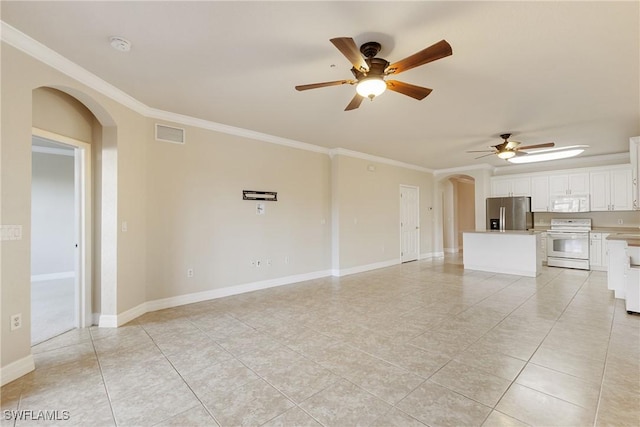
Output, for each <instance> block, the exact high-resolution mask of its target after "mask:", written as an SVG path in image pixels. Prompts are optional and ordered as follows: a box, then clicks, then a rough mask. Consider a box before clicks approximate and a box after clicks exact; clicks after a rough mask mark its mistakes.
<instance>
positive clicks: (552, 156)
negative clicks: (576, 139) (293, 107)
mask: <svg viewBox="0 0 640 427" xmlns="http://www.w3.org/2000/svg"><path fill="white" fill-rule="evenodd" d="M587 147H588V145H571V146H569V147H558V148H549V149H546V150H536V151H532V152H531V154H527V155H526V156H516V157H513V158H511V159H509V160H508V161H509V162H511V163H534V162H546V161H549V160H559V159H568V158H569V157H575V156H577V155H578V154H580V153H582V152H583V151H584V149H585V148H587Z"/></svg>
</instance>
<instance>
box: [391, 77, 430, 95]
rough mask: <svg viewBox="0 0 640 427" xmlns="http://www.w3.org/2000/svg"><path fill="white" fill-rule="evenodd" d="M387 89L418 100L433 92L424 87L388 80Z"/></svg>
mask: <svg viewBox="0 0 640 427" xmlns="http://www.w3.org/2000/svg"><path fill="white" fill-rule="evenodd" d="M387 89H389V90H392V91H394V92H398V93H401V94H403V95H407V96H410V97H412V98H414V99H417V100H421V99H424V98H425V97H426V96H427V95H429V94H430V93H431V91H432V90H433V89H429V88H426V87H422V86H416V85H411V84H409V83H404V82H399V81H398V80H387Z"/></svg>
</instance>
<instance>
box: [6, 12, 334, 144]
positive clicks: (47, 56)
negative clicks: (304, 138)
mask: <svg viewBox="0 0 640 427" xmlns="http://www.w3.org/2000/svg"><path fill="white" fill-rule="evenodd" d="M0 39H1V40H2V41H3V42H5V43H7V44H8V45H10V46H13V47H14V48H16V49H18V50H20V51H22V52H24V53H26V54H27V55H29V56H31V57H33V58H35V59H37V60H38V61H40V62H42V63H44V64H45V65H48V66H50V67H51V68H54V69H55V70H57V71H59V72H61V73H63V74H65V75H67V76H69V77H71V78H72V79H74V80H76V81H78V82H79V83H82V84H83V85H85V86H88V87H90V88H91V89H93V90H95V91H96V92H99V93H101V94H102V95H104V96H106V97H108V98H111V99H112V100H114V101H116V102H118V103H119V104H122V105H124V106H125V107H128V108H130V109H131V110H133V111H135V112H136V113H138V114H140V115H142V116H145V117H148V118H153V119H157V120H164V121H168V122H172V123H177V124H182V125H188V126H193V127H197V128H201V129H207V130H212V131H215V132H221V133H226V134H229V135H235V136H241V137H245V138H249V139H254V140H259V141H264V142H269V143H271V144H277V145H284V146H287V147H291V148H298V149H301V150H306V151H312V152H316V153H323V154H329V149H328V148H326V147H321V146H319V145H313V144H308V143H306V142H300V141H295V140H292V139H287V138H281V137H278V136H275V135H269V134H266V133H261V132H256V131H252V130H249V129H243V128H238V127H234V126H229V125H224V124H222V123H216V122H212V121H209V120H203V119H198V118H195V117H190V116H185V115H182V114H177V113H172V112H170V111H164V110H159V109H156V108H152V107H149V106H148V105H146V104H144V103H142V102H140V101H138V100H137V99H135V98H133V97H132V96H130V95H129V94H127V93H125V92H124V91H122V90H120V89H118V88H117V87H115V86H113V85H112V84H110V83H108V82H106V81H104V80H103V79H101V78H100V77H98V76H96V75H95V74H93V73H92V72H90V71H88V70H86V69H84V68H82V67H81V66H79V65H78V64H76V63H75V62H72V61H70V60H69V59H67V58H65V57H64V56H62V55H60V54H59V53H57V52H55V51H54V50H52V49H50V48H49V47H47V46H45V45H44V44H42V43H40V42H39V41H37V40H35V39H33V38H31V37H29V36H28V35H26V34H24V33H23V32H21V31H20V30H18V29H16V28H14V27H12V26H11V25H9V24H7V23H6V22H4V21H2V20H0Z"/></svg>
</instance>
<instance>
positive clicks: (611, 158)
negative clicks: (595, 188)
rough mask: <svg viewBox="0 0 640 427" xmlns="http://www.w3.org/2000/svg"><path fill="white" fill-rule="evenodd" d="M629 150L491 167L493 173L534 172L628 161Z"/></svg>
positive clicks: (625, 162)
mask: <svg viewBox="0 0 640 427" xmlns="http://www.w3.org/2000/svg"><path fill="white" fill-rule="evenodd" d="M629 162H630V160H629V152H624V153H613V154H602V155H599V156H580V157H572V158H569V159H560V160H549V161H547V162H537V163H523V164H520V165H509V166H500V167H496V168H494V169H493V172H494V174H495V175H506V174H514V173H534V172H538V171H540V172H544V171H549V170H556V169H576V168H582V167H590V166H598V164H602V163H608V164H618V163H624V164H627V163H629Z"/></svg>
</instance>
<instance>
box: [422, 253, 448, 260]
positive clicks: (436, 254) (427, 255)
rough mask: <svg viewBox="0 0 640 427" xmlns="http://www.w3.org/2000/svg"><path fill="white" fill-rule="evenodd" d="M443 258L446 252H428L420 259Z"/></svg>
mask: <svg viewBox="0 0 640 427" xmlns="http://www.w3.org/2000/svg"><path fill="white" fill-rule="evenodd" d="M443 256H444V252H427V253H424V254H420V259H430V258H442V257H443Z"/></svg>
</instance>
